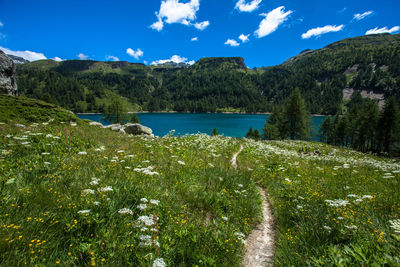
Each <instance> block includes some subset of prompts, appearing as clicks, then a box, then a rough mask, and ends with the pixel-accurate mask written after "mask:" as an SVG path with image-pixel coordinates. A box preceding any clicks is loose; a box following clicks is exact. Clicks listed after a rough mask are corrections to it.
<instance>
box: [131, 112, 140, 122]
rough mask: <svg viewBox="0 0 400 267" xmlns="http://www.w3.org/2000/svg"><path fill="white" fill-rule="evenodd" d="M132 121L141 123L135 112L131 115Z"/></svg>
mask: <svg viewBox="0 0 400 267" xmlns="http://www.w3.org/2000/svg"><path fill="white" fill-rule="evenodd" d="M131 122H132V123H140V120H139V117H138V116H137V115H136V113H134V114H133V115H132V117H131Z"/></svg>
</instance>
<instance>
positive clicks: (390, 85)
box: [18, 34, 400, 114]
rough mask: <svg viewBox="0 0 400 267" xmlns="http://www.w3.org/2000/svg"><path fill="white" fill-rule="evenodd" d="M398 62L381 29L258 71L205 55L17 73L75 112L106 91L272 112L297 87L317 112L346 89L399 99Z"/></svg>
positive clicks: (395, 42) (24, 86) (50, 65)
mask: <svg viewBox="0 0 400 267" xmlns="http://www.w3.org/2000/svg"><path fill="white" fill-rule="evenodd" d="M399 61H400V35H399V34H396V35H390V34H381V35H370V36H360V37H355V38H350V39H345V40H342V41H339V42H336V43H333V44H331V45H328V46H327V47H325V48H322V49H318V50H314V51H312V50H306V51H304V52H303V53H301V54H300V55H298V56H296V57H294V58H291V59H289V60H287V61H286V62H284V63H283V64H281V65H279V66H273V67H268V68H258V69H253V70H250V69H248V68H247V67H246V65H245V63H244V60H243V58H202V59H200V60H199V61H198V62H196V64H194V65H193V66H190V67H187V66H183V67H174V66H172V65H171V66H168V64H167V65H164V66H145V65H143V64H134V63H128V62H98V61H91V60H86V61H84V60H67V61H63V62H54V61H51V60H46V61H37V62H32V63H28V64H24V65H20V66H19V70H18V77H19V88H20V92H21V94H22V95H26V96H29V97H35V98H38V99H44V100H47V101H51V102H53V103H57V104H60V105H62V106H64V107H67V108H69V109H71V110H73V111H75V112H104V108H105V105H106V104H108V102H107V101H106V100H107V99H108V98H107V97H106V92H108V93H110V92H114V93H115V94H117V95H121V96H123V97H124V98H126V99H128V100H129V102H131V103H133V104H137V105H139V106H140V107H141V108H142V109H144V110H149V111H159V110H176V111H196V112H215V111H217V110H221V109H229V108H230V109H237V110H241V111H246V112H257V111H258V112H265V111H271V110H272V108H273V105H274V104H280V103H282V102H283V100H284V99H285V98H286V97H287V96H289V95H290V93H291V92H292V91H293V90H294V89H295V88H296V87H298V88H299V89H300V90H301V92H302V94H303V96H304V97H305V100H306V103H307V105H308V108H309V110H310V111H311V113H314V114H336V113H338V112H339V113H340V112H341V111H342V110H344V104H346V102H345V101H343V90H344V89H349V90H350V89H354V90H356V91H365V92H370V91H371V92H374V93H376V94H382V95H383V96H384V97H389V96H392V95H394V96H396V97H397V99H398V100H400V67H399V64H398V62H399ZM350 91H351V90H350Z"/></svg>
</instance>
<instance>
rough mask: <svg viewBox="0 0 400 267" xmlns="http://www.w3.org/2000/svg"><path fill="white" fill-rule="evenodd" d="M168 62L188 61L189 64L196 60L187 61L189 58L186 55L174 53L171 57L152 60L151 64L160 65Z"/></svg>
mask: <svg viewBox="0 0 400 267" xmlns="http://www.w3.org/2000/svg"><path fill="white" fill-rule="evenodd" d="M167 62H174V63H177V64H179V63H187V64H189V65H193V64H194V63H195V62H194V60H192V61H189V62H187V58H185V57H181V56H178V55H173V56H172V57H171V58H170V59H161V60H156V61H153V62H151V65H160V64H164V63H167Z"/></svg>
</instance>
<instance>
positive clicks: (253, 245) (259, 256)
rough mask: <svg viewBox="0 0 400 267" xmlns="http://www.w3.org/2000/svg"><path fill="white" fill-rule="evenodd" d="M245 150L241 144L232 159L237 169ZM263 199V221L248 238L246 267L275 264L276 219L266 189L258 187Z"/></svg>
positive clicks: (244, 260)
mask: <svg viewBox="0 0 400 267" xmlns="http://www.w3.org/2000/svg"><path fill="white" fill-rule="evenodd" d="M242 151H243V146H242V145H241V146H240V149H239V151H238V152H236V153H235V154H234V155H233V157H232V160H231V163H232V166H233V167H234V168H235V169H237V168H238V164H237V156H238V155H239V154H240V153H241V152H242ZM258 190H259V191H260V195H261V197H262V200H263V204H262V214H263V220H262V222H261V223H260V224H259V225H257V226H256V228H254V230H253V231H252V232H251V234H250V235H249V236H248V237H247V240H246V253H245V255H244V259H243V266H245V267H262V266H273V260H274V251H275V231H274V219H273V217H272V212H271V208H270V204H269V202H268V200H267V196H266V193H265V190H264V189H263V188H261V187H258Z"/></svg>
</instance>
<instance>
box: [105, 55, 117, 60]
mask: <svg viewBox="0 0 400 267" xmlns="http://www.w3.org/2000/svg"><path fill="white" fill-rule="evenodd" d="M106 60H110V61H119V58H118V57H114V56H106Z"/></svg>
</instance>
